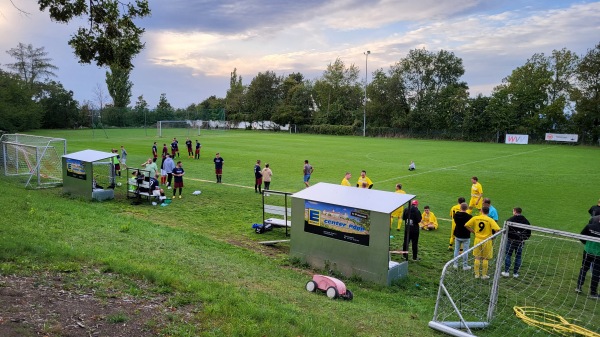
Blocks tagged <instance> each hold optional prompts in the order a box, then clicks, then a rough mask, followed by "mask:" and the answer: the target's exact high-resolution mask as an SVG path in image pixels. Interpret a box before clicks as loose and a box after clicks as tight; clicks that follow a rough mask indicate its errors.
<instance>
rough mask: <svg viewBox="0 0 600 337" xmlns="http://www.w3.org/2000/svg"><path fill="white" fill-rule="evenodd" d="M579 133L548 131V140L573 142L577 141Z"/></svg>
mask: <svg viewBox="0 0 600 337" xmlns="http://www.w3.org/2000/svg"><path fill="white" fill-rule="evenodd" d="M578 138H579V136H578V135H574V134H568V133H547V134H546V140H547V141H550V142H571V143H577V139H578Z"/></svg>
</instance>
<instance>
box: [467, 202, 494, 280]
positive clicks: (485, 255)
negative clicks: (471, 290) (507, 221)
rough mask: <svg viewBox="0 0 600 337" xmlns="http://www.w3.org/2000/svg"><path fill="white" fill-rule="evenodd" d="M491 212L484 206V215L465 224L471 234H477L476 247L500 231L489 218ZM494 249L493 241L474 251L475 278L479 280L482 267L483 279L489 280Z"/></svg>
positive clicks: (482, 210)
mask: <svg viewBox="0 0 600 337" xmlns="http://www.w3.org/2000/svg"><path fill="white" fill-rule="evenodd" d="M489 212H490V209H489V207H487V206H483V207H482V208H481V213H483V214H481V215H477V216H474V217H473V218H471V220H469V221H468V222H467V223H466V224H465V228H466V229H468V230H469V231H470V232H471V233H475V243H474V245H475V246H477V245H478V244H479V243H480V242H482V241H484V240H485V239H487V238H489V237H490V236H492V235H493V234H494V233H496V232H497V231H499V230H500V227H499V226H498V224H497V223H496V221H494V219H492V218H490V217H489V216H488V214H489ZM493 248H494V247H493V243H492V241H488V242H486V243H484V244H483V245H481V246H479V247H477V248H475V249H474V250H473V256H475V278H479V269H480V266H481V267H482V268H481V269H482V270H481V278H482V279H488V278H489V276H488V274H487V272H488V260H489V259H491V258H492V257H493V255H494V253H493Z"/></svg>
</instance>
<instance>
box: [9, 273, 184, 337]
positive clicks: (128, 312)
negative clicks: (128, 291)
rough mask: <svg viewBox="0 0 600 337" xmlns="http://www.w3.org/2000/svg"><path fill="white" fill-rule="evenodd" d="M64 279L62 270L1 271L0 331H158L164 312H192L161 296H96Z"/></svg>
mask: <svg viewBox="0 0 600 337" xmlns="http://www.w3.org/2000/svg"><path fill="white" fill-rule="evenodd" d="M68 283H69V281H66V280H65V279H64V276H62V275H61V274H53V275H50V274H43V275H36V276H35V277H23V276H14V275H6V276H2V275H0V336H2V337H17V336H19V337H26V336H48V337H52V336H61V337H70V336H73V337H75V336H77V337H79V336H116V337H118V336H142V337H143V336H157V335H159V334H160V331H161V330H162V329H164V328H165V327H166V326H167V324H168V321H169V319H168V317H170V318H171V319H172V317H173V316H179V317H181V318H182V319H183V320H185V317H188V318H191V316H192V315H193V314H192V313H191V312H186V310H191V309H192V308H177V309H176V308H172V307H168V306H167V305H166V300H167V299H166V297H161V296H154V297H152V298H145V299H138V298H133V297H131V296H127V295H124V294H123V293H122V292H120V291H115V292H114V293H104V294H103V295H102V296H98V295H97V294H95V293H94V292H95V291H94V290H92V289H82V288H80V289H76V290H72V289H69V288H71V285H70V284H68ZM65 288H66V289H65Z"/></svg>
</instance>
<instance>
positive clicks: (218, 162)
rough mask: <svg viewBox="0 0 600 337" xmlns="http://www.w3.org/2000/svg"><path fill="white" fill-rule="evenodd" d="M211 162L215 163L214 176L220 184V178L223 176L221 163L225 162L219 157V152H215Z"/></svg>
mask: <svg viewBox="0 0 600 337" xmlns="http://www.w3.org/2000/svg"><path fill="white" fill-rule="evenodd" d="M213 161H214V162H215V174H216V176H217V183H218V184H220V183H222V181H221V177H222V176H223V162H224V161H225V160H223V157H221V154H219V152H217V154H216V155H215V158H214V159H213Z"/></svg>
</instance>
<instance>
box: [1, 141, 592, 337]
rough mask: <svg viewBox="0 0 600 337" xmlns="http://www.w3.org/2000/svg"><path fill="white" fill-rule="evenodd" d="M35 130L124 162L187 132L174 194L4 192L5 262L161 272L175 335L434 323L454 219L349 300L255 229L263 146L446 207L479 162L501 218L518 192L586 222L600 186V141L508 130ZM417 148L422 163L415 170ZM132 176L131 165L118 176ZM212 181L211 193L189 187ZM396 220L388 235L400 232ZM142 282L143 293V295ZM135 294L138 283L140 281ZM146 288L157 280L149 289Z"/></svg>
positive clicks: (352, 331)
mask: <svg viewBox="0 0 600 337" xmlns="http://www.w3.org/2000/svg"><path fill="white" fill-rule="evenodd" d="M168 132H173V133H172V134H166V135H165V136H164V137H163V138H157V137H155V136H154V135H155V134H156V131H155V130H148V135H149V136H146V135H145V132H144V130H140V129H134V130H133V129H132V130H115V129H108V130H106V135H107V136H108V137H105V133H104V132H102V131H100V132H99V131H98V130H96V132H95V133H94V136H93V137H92V131H91V130H77V131H73V130H67V131H64V130H60V131H55V130H52V131H49V130H44V131H38V132H35V133H32V134H36V135H43V136H53V137H62V138H66V139H67V141H68V152H75V151H79V150H83V149H94V150H100V151H107V152H108V151H110V149H111V148H118V147H120V146H121V145H124V146H125V148H126V149H127V151H128V153H129V156H128V160H127V163H128V165H129V166H138V165H139V164H141V163H142V162H143V161H145V160H146V159H147V158H148V157H149V156H150V154H151V146H152V142H154V141H157V142H158V143H159V151H160V147H161V145H162V143H167V144H169V143H170V141H171V139H172V137H173V136H175V137H177V138H178V140H179V141H180V152H181V158H180V160H181V161H182V162H183V167H184V169H185V170H186V174H185V188H184V198H183V199H181V200H179V199H177V200H174V201H173V203H172V204H171V205H169V206H168V207H153V206H151V205H146V204H144V205H139V206H133V205H131V204H130V200H127V199H125V198H124V191H125V186H122V187H120V188H118V190H117V192H118V193H117V195H118V197H117V199H116V200H114V201H110V202H102V203H99V202H90V201H88V200H81V199H78V198H70V197H68V196H64V195H63V194H62V190H61V189H60V188H57V189H47V190H25V189H24V188H23V186H24V185H23V184H22V182H20V181H19V180H18V179H16V178H6V177H3V178H1V179H2V183H3V190H4V191H3V192H4V193H2V194H1V195H0V201H1V202H2V204H3V205H11V210H13V211H11V212H5V214H4V215H3V217H4V219H5V221H3V223H4V224H3V225H1V226H0V262H1V264H0V271H1V272H2V273H13V272H18V273H28V272H33V271H35V270H38V269H41V270H45V269H51V270H62V269H64V268H65V267H64V266H65V265H66V266H68V268H67V269H69V270H71V269H74V270H80V269H82V266H87V265H99V266H102V269H103V270H109V271H113V272H117V273H119V274H122V275H124V276H126V277H129V278H132V279H144V280H148V281H151V282H152V283H153V284H154V285H155V286H156V288H155V289H154V291H157V292H160V293H167V294H169V296H171V300H172V301H173V303H174V305H175V306H177V305H194V306H197V307H198V309H197V314H196V317H195V320H194V321H193V322H187V323H181V322H178V321H173V322H172V324H171V325H170V326H169V327H168V329H163V330H161V331H159V332H160V333H162V334H164V335H170V336H196V335H205V336H212V335H214V336H220V335H239V336H374V335H376V336H395V335H402V336H427V335H437V333H435V332H434V331H432V330H430V329H429V328H428V327H427V322H428V321H429V320H430V319H431V317H432V314H433V306H434V304H435V297H436V294H437V286H438V281H439V277H440V272H441V268H442V266H443V265H444V264H445V263H446V262H447V261H448V260H449V259H450V258H451V257H452V254H451V253H450V252H448V251H447V244H448V237H449V231H450V229H449V221H446V220H442V221H441V223H440V229H439V230H438V231H436V232H426V233H422V234H421V238H420V257H421V258H422V260H421V261H419V262H417V263H411V264H410V266H409V273H410V275H409V277H408V278H406V279H404V280H401V281H400V282H398V283H397V284H394V285H393V286H392V287H379V286H375V285H372V284H368V283H365V282H362V281H360V280H355V279H351V280H346V281H347V284H348V287H349V288H350V289H352V291H353V292H354V294H355V299H354V300H353V301H351V302H343V301H331V300H329V299H328V298H327V297H325V296H319V295H315V294H309V293H307V292H306V290H304V284H305V283H306V281H308V279H309V278H310V275H311V274H313V273H314V272H315V271H313V270H310V269H309V268H307V267H306V266H299V265H297V264H295V263H294V261H290V259H288V258H287V251H288V246H286V245H281V246H276V247H274V248H273V247H262V246H260V245H259V244H258V243H257V242H258V241H262V240H276V239H284V238H285V235H284V232H283V230H281V229H276V230H274V231H272V232H268V233H266V234H262V235H258V234H255V233H254V232H253V230H252V228H251V225H252V224H253V223H259V222H261V221H262V211H261V198H260V196H259V195H258V194H255V193H254V191H253V183H254V177H253V171H252V169H253V166H254V163H255V162H256V160H257V159H261V161H262V163H263V165H264V164H265V163H269V164H270V165H271V169H272V170H273V172H274V176H273V182H272V184H271V188H272V189H274V190H280V191H286V192H296V191H299V190H301V189H302V188H303V182H302V171H301V169H302V166H303V161H304V159H308V160H309V161H310V163H311V164H312V165H313V166H314V168H315V172H314V174H313V176H312V179H311V182H312V183H313V184H314V183H317V182H330V183H336V184H337V183H339V182H340V181H341V179H342V178H343V175H344V173H345V171H350V172H352V174H353V178H352V181H353V182H354V181H356V178H357V177H358V175H359V173H360V170H363V169H364V170H366V171H367V175H368V176H369V177H370V178H371V179H372V180H373V182H374V188H375V189H380V190H386V191H393V190H394V186H395V184H396V183H402V184H403V185H404V190H405V191H407V193H411V194H415V195H417V198H418V199H419V201H420V208H421V209H422V207H423V206H425V205H430V206H431V209H432V211H433V212H434V213H435V214H436V215H437V216H438V218H443V219H447V218H448V217H449V214H448V213H449V210H450V207H451V206H452V205H454V204H455V202H456V199H457V197H459V196H465V197H467V199H468V196H469V192H470V186H471V183H470V178H471V177H472V176H478V177H479V181H480V182H481V183H482V185H483V188H484V195H485V196H487V197H490V198H492V202H493V204H494V206H495V207H496V208H497V209H498V212H499V214H500V218H501V220H502V221H503V220H505V219H506V218H508V217H509V216H510V215H511V209H512V207H514V206H520V207H522V208H523V210H524V215H526V216H527V217H528V218H529V220H530V221H531V223H532V224H534V225H537V226H541V227H548V228H554V229H560V230H564V231H569V232H579V231H580V230H581V229H582V228H583V226H584V225H585V224H586V223H587V220H588V218H589V216H588V214H587V210H588V208H589V207H590V206H592V205H593V204H595V203H596V202H597V200H598V198H599V197H600V194H599V193H598V192H597V189H595V188H594V186H595V182H597V181H598V178H599V176H600V172H599V171H598V169H597V167H599V166H600V155H599V154H600V152H599V151H600V149H598V148H592V147H580V146H566V145H557V144H552V145H525V146H523V145H504V144H483V143H466V142H442V141H428V140H409V139H377V138H359V137H333V136H314V135H297V134H287V133H267V132H264V133H261V132H249V131H213V132H210V131H203V132H202V135H201V136H199V137H198V136H195V135H190V138H191V139H192V141H194V140H195V139H199V140H200V142H201V143H202V156H201V159H200V160H193V159H188V157H187V153H186V150H185V146H184V145H183V143H184V142H185V138H186V137H187V131H185V130H181V132H180V133H179V134H178V133H177V130H175V129H173V130H169V131H168ZM216 152H220V153H221V155H222V157H223V158H224V159H225V164H224V172H223V184H221V185H217V184H215V183H214V181H215V178H214V166H213V162H212V158H213V157H214V154H215V153H216ZM411 160H414V161H415V162H416V164H417V170H416V171H413V172H409V171H408V170H407V167H408V164H409V163H410V161H411ZM121 181H122V182H123V183H125V178H124V177H123V178H121ZM195 190H201V191H202V194H201V195H199V196H194V195H192V194H191V193H192V192H193V191H195ZM397 233H398V232H396V231H392V235H393V236H394V238H393V239H392V240H391V248H392V249H398V248H399V247H400V246H401V237H400V235H398V234H397ZM140 292H142V294H140ZM130 293H133V294H136V295H137V296H143V295H144V293H143V291H141V290H139V289H138V290H136V291H133V290H130ZM145 295H147V294H145Z"/></svg>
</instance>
